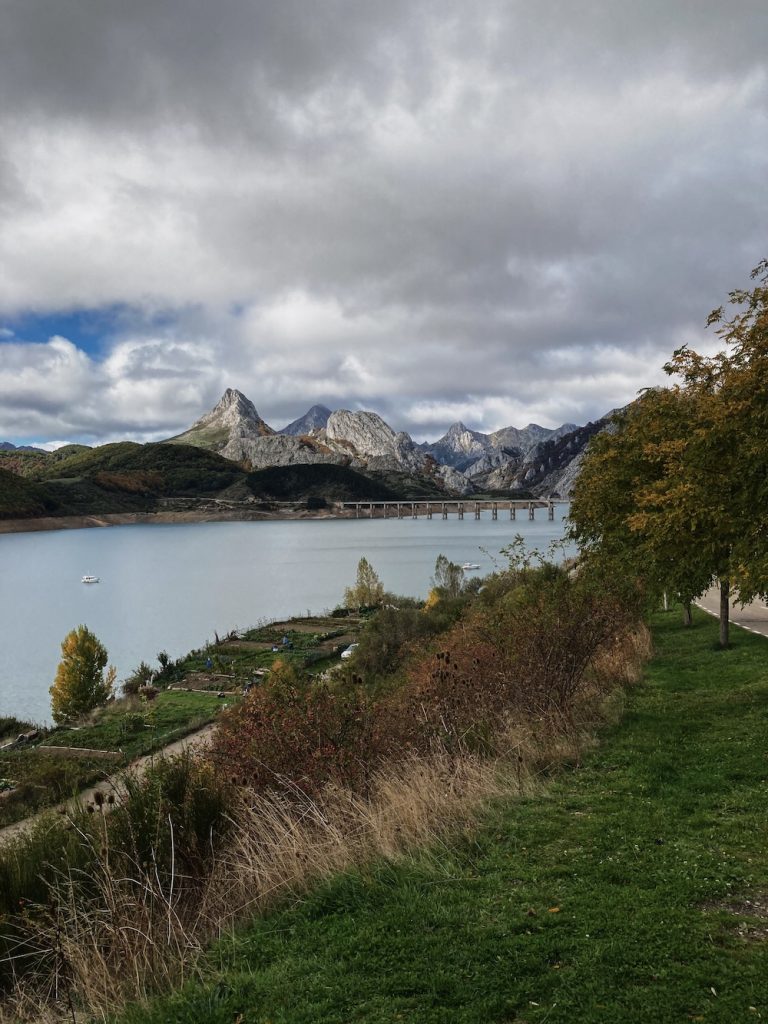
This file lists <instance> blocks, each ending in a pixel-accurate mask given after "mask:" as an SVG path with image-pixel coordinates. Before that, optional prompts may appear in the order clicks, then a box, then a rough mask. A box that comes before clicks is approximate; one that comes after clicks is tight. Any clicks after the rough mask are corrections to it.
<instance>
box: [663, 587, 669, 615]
mask: <svg viewBox="0 0 768 1024" xmlns="http://www.w3.org/2000/svg"><path fill="white" fill-rule="evenodd" d="M664 611H665V612H668V611H669V601H668V600H667V592H666V590H665V591H664Z"/></svg>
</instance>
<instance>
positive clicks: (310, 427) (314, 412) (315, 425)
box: [278, 405, 331, 437]
mask: <svg viewBox="0 0 768 1024" xmlns="http://www.w3.org/2000/svg"><path fill="white" fill-rule="evenodd" d="M330 415H331V410H330V409H327V408H326V407H325V406H324V405H313V406H312V408H311V409H308V410H307V411H306V412H305V413H304V415H303V416H300V417H299V418H298V419H297V420H294V421H293V423H289V424H288V426H287V427H283V429H282V430H278V434H289V435H290V436H292V437H302V436H305V435H307V434H314V433H316V432H317V431H318V430H322V429H323V428H324V427H325V425H326V423H327V422H328V417H329V416H330Z"/></svg>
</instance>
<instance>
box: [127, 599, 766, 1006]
mask: <svg viewBox="0 0 768 1024" xmlns="http://www.w3.org/2000/svg"><path fill="white" fill-rule="evenodd" d="M716 629H717V626H716V623H714V622H713V621H712V620H710V619H708V618H705V617H704V616H703V615H702V614H699V615H698V616H697V618H696V620H695V625H694V627H693V628H692V629H690V630H684V629H683V628H682V627H680V626H679V625H678V623H677V622H676V621H673V620H672V617H671V616H666V617H663V618H662V617H659V618H658V619H657V621H656V624H655V631H654V632H655V643H656V649H657V656H656V658H655V659H654V661H653V663H652V664H651V665H650V667H649V669H648V672H647V676H646V682H645V683H644V684H643V686H642V687H639V688H638V689H637V690H636V691H635V692H634V693H632V694H631V695H630V698H629V701H628V707H627V710H626V714H625V716H624V718H623V720H622V722H621V724H620V725H619V726H617V727H615V728H613V729H611V730H609V731H608V732H607V734H606V735H605V736H604V737H603V742H602V743H601V745H600V747H599V749H598V750H596V751H595V752H593V753H592V754H591V755H590V756H589V757H588V758H587V759H586V760H585V763H584V764H583V765H582V766H581V767H580V768H578V769H574V770H572V771H570V772H568V773H566V774H564V775H563V776H562V777H561V778H560V779H559V781H557V782H555V783H554V784H553V785H551V786H550V787H548V788H547V791H546V795H545V796H543V797H536V798H532V799H529V800H524V801H519V800H518V801H516V802H514V803H510V804H509V805H506V806H498V807H496V808H494V809H493V810H492V811H490V812H489V814H488V815H487V816H486V818H485V821H484V824H483V827H482V828H481V829H480V830H478V831H477V832H476V833H475V834H474V836H473V838H472V839H471V840H469V839H465V840H462V841H458V842H456V843H454V844H453V845H451V846H450V847H446V848H443V849H440V850H438V851H432V852H430V853H425V854H423V855H419V856H418V857H415V858H414V859H412V860H409V861H407V862H403V863H398V864H379V865H376V866H375V867H373V868H371V869H370V870H369V871H367V872H362V873H350V874H345V875H343V876H340V877H337V878H335V879H334V880H332V881H331V882H329V883H327V884H326V885H324V886H323V887H321V888H320V889H318V890H316V891H315V892H314V893H313V894H312V895H311V896H309V897H308V898H306V899H305V900H304V901H303V902H302V903H301V904H300V905H297V906H295V907H291V908H287V909H285V910H284V911H282V912H280V913H275V914H272V915H270V916H268V917H266V918H264V919H263V920H261V921H258V922H256V923H255V924H254V925H253V926H252V927H251V928H250V929H249V930H248V931H247V932H245V933H243V934H242V935H240V936H239V937H238V938H237V939H236V940H234V941H233V942H230V943H227V944H222V945H221V946H220V947H219V948H218V950H217V951H216V952H215V954H213V955H212V956H211V957H210V960H209V977H207V978H206V980H205V983H196V984H192V985H189V986H187V987H186V988H185V989H184V990H183V991H182V992H181V993H180V994H176V995H172V996H170V997H168V998H166V999H163V1000H161V1001H158V1002H156V1003H154V1004H152V1005H151V1006H149V1007H147V1008H134V1009H133V1010H131V1011H130V1012H128V1013H127V1014H126V1015H125V1016H124V1017H123V1018H121V1020H122V1021H123V1024H161V1022H162V1024H193V1022H194V1024H201V1022H211V1024H219V1022H220V1024H224V1022H226V1024H233V1022H235V1021H237V1022H239V1024H266V1022H268V1021H269V1022H271V1024H320V1022H328V1024H331V1022H333V1024H347V1022H349V1021H367V1022H384V1021H398V1020H407V1021H414V1022H430V1024H431V1022H446V1024H449V1022H450V1024H454V1022H456V1024H464V1022H466V1024H489V1022H493V1021H498V1022H506V1024H511V1022H517V1024H523V1022H529V1024H535V1022H543V1021H547V1022H548V1024H555V1022H562V1024H566V1022H567V1024H575V1022H596V1024H597V1022H600V1024H610V1022H636V1021H648V1022H666V1021H670V1022H672V1021H686V1020H694V1021H710V1022H711V1021H721V1022H729V1024H730V1022H734V1021H751V1020H759V1019H766V1018H768V944H766V941H765V938H764V931H765V926H766V923H767V922H766V921H765V920H762V921H761V920H756V919H753V918H751V917H750V916H749V911H750V910H751V911H752V912H757V911H756V910H755V907H754V905H751V906H750V905H749V904H747V903H746V902H745V901H746V900H750V899H754V898H755V897H757V896H760V895H761V894H765V893H767V892H768V843H767V842H766V838H767V835H766V832H767V828H766V815H765V799H766V791H767V790H768V763H767V762H766V743H765V738H766V728H765V727H766V719H767V718H768V646H767V645H766V641H764V640H762V639H760V638H758V637H754V636H751V635H748V634H746V633H742V632H741V631H735V633H736V635H735V636H734V644H733V648H732V649H731V650H729V651H727V652H719V651H717V650H716V649H715V640H716Z"/></svg>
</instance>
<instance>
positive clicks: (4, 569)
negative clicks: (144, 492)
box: [0, 506, 565, 722]
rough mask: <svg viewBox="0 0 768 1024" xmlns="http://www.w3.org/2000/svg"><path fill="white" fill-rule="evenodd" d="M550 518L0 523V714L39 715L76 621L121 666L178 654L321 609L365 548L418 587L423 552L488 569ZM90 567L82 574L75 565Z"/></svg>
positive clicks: (392, 582) (409, 590) (386, 580)
mask: <svg viewBox="0 0 768 1024" xmlns="http://www.w3.org/2000/svg"><path fill="white" fill-rule="evenodd" d="M564 511H565V507H564V506H558V508H557V510H556V515H557V519H556V520H555V521H554V522H549V521H548V520H547V517H546V512H545V511H544V510H543V509H539V510H537V518H536V519H535V520H534V521H533V522H529V521H528V519H527V518H522V517H519V518H518V519H517V520H516V521H515V522H510V520H509V518H508V517H507V518H505V517H504V513H503V512H500V513H499V519H498V520H496V521H494V520H492V519H491V518H490V513H488V514H487V516H488V517H487V518H485V514H484V518H482V519H481V520H479V521H477V520H475V519H474V518H472V519H464V520H462V521H459V520H458V519H456V518H455V517H453V518H451V519H448V520H443V519H439V518H436V519H432V520H428V519H416V520H413V519H387V520H383V519H373V520H368V519H359V520H299V521H281V522H259V523H198V524H192V525H178V526H177V525H151V526H121V527H111V528H109V529H88V530H62V531H55V532H50V533H21V534H5V535H0V637H2V658H0V715H10V714H13V715H17V716H18V717H20V718H25V719H30V720H32V721H36V722H45V721H48V720H49V695H48V688H49V687H50V685H51V682H52V681H53V677H54V674H55V672H56V666H57V664H58V662H59V658H60V654H61V652H60V645H61V641H62V640H63V639H64V637H65V636H66V634H67V633H68V632H69V631H70V630H71V629H72V628H73V627H75V626H77V625H79V624H80V623H84V624H85V625H87V626H88V628H89V629H91V630H92V631H93V632H94V633H95V634H96V635H97V636H98V637H99V639H100V640H101V641H102V643H103V644H104V645H105V646H106V648H107V650H108V651H109V655H110V662H111V663H112V664H114V665H115V667H116V668H117V678H118V680H119V679H122V678H124V677H125V676H126V675H128V674H129V673H130V672H131V670H132V669H134V668H135V667H136V666H137V665H138V664H139V662H140V661H142V660H143V661H147V662H149V663H150V664H153V663H154V662H155V658H156V656H157V653H158V651H161V650H166V651H167V652H168V653H169V654H170V655H171V656H172V657H179V656H180V655H182V654H185V653H186V652H187V651H189V650H191V649H192V648H195V647H201V646H202V645H203V644H204V643H205V642H206V641H207V640H209V639H213V634H214V631H216V632H218V633H219V634H223V633H226V632H227V631H229V630H230V629H234V628H237V627H247V626H251V625H254V624H256V623H257V622H259V621H260V620H263V619H265V618H275V617H283V616H287V615H301V614H305V613H307V612H323V611H326V610H329V609H331V608H333V607H335V606H336V605H337V604H339V603H340V601H341V599H342V596H343V593H344V588H345V587H346V586H349V585H350V584H352V583H353V582H354V578H355V571H356V568H357V563H358V560H359V559H360V558H361V557H362V556H363V555H364V556H365V557H366V558H367V559H368V561H369V562H370V563H371V564H372V565H373V567H374V569H375V570H376V571H377V573H378V574H379V576H380V578H381V580H382V582H383V584H384V586H385V588H386V589H387V590H390V591H393V592H395V593H399V594H408V595H411V596H414V597H425V596H426V594H427V592H428V590H429V587H430V577H431V575H432V573H433V571H434V565H435V559H436V558H437V556H438V555H439V554H441V553H442V554H444V555H447V557H448V558H450V559H451V560H452V561H454V562H458V563H460V564H461V563H463V562H467V561H469V562H477V563H479V564H480V566H481V572H482V573H486V572H491V571H492V570H493V568H494V559H495V560H496V562H497V563H498V564H499V565H502V564H503V563H504V559H503V558H501V557H500V555H499V552H500V549H501V548H503V547H504V546H505V545H506V544H509V543H510V541H511V540H512V539H513V538H514V536H515V534H518V533H519V534H521V535H522V536H523V537H524V538H525V541H526V544H527V545H528V546H529V547H536V548H538V549H539V550H542V551H543V550H546V548H547V546H548V545H549V543H550V542H551V541H553V540H559V539H560V538H561V537H562V533H563V523H562V515H563V513H564ZM86 574H90V575H94V576H98V577H99V578H100V580H101V582H100V583H97V584H92V585H86V584H83V583H81V577H82V576H84V575H86Z"/></svg>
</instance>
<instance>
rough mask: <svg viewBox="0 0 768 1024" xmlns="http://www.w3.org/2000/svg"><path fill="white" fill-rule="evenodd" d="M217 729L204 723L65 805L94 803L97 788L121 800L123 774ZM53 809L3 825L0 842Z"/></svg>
mask: <svg viewBox="0 0 768 1024" xmlns="http://www.w3.org/2000/svg"><path fill="white" fill-rule="evenodd" d="M215 728H216V726H215V725H214V723H213V722H209V723H208V725H204V726H203V728H202V729H198V730H197V732H192V733H190V734H189V735H188V736H184V737H182V739H180V740H175V741H174V742H173V743H169V744H168V746H167V747H163V749H162V750H158V751H156V752H155V753H154V754H147V755H146V756H144V757H139V758H137V759H136V760H135V761H132V762H131V763H130V764H129V765H127V766H126V767H125V768H123V769H121V770H120V771H118V772H116V773H115V775H114V776H112V778H111V779H107V778H105V779H104V781H103V782H100V783H98V784H97V785H95V786H89V787H88V789H83V790H81V791H80V793H78V795H77V796H76V797H73V798H72V800H71V801H70V802H69V804H67V805H66V806H67V807H70V808H73V809H74V807H75V806H76V805H77V804H82V805H85V804H88V803H92V802H93V797H94V794H95V793H96V791H97V790H101V791H102V793H108V792H111V791H116V792H117V793H118V799H119V794H120V791H121V787H120V777H121V776H122V775H125V774H126V772H130V773H131V775H135V776H141V775H143V774H144V772H145V771H146V770H147V768H148V767H149V765H151V764H152V762H153V761H154V760H155V759H156V758H158V757H160V756H161V755H166V756H171V755H173V754H180V753H181V752H182V751H183V750H195V749H200V748H201V747H204V746H206V745H207V744H208V743H209V742H210V739H211V734H212V733H213V730H214V729H215ZM50 812H51V808H50V807H46V808H45V809H44V810H42V811H39V812H38V813H36V814H32V815H30V816H29V817H28V818H22V820H21V821H15V822H14V823H13V824H12V825H6V826H5V827H4V828H0V843H3V842H6V841H7V840H9V839H13V838H14V836H18V835H20V834H21V833H22V832H26V831H27V829H28V828H31V826H32V825H34V824H35V823H36V822H38V821H39V820H40V819H41V818H42V817H43V816H44V815H46V814H50Z"/></svg>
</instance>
